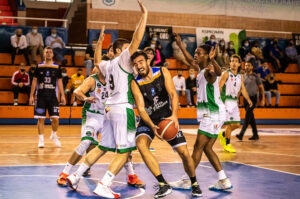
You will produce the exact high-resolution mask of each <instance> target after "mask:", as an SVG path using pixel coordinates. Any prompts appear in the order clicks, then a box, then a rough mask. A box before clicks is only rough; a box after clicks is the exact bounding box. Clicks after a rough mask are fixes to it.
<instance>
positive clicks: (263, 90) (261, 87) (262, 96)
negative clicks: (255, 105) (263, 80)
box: [258, 84, 265, 106]
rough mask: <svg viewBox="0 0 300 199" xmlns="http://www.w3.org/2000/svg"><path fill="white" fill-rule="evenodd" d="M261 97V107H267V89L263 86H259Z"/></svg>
mask: <svg viewBox="0 0 300 199" xmlns="http://www.w3.org/2000/svg"><path fill="white" fill-rule="evenodd" d="M258 90H259V95H260V96H261V101H260V106H265V89H264V86H263V84H261V85H259V86H258Z"/></svg>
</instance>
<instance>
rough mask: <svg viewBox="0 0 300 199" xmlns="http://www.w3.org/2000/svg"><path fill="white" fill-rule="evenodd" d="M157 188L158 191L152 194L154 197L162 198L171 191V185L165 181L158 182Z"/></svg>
mask: <svg viewBox="0 0 300 199" xmlns="http://www.w3.org/2000/svg"><path fill="white" fill-rule="evenodd" d="M158 189H159V190H158V192H157V193H156V194H154V198H162V197H165V196H166V195H168V194H170V193H171V192H172V188H171V186H170V185H168V184H165V183H159V184H158Z"/></svg>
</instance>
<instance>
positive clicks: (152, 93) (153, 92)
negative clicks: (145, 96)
mask: <svg viewBox="0 0 300 199" xmlns="http://www.w3.org/2000/svg"><path fill="white" fill-rule="evenodd" d="M151 95H152V96H154V95H155V88H151Z"/></svg>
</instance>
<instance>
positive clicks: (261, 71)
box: [257, 60, 270, 82]
mask: <svg viewBox="0 0 300 199" xmlns="http://www.w3.org/2000/svg"><path fill="white" fill-rule="evenodd" d="M269 74H270V69H269V65H268V62H266V61H265V60H263V62H262V66H259V67H258V69H257V75H258V77H260V79H261V81H262V82H265V81H266V79H267V77H268V75H269Z"/></svg>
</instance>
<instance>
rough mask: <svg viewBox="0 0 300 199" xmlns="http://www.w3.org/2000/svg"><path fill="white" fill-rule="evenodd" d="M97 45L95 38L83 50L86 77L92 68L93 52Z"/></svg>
mask: <svg viewBox="0 0 300 199" xmlns="http://www.w3.org/2000/svg"><path fill="white" fill-rule="evenodd" d="M96 45H97V40H93V42H92V45H89V46H88V47H87V49H86V51H85V61H84V66H85V68H86V76H87V77H88V76H89V75H90V73H91V70H92V69H93V68H94V54H95V49H96Z"/></svg>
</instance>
